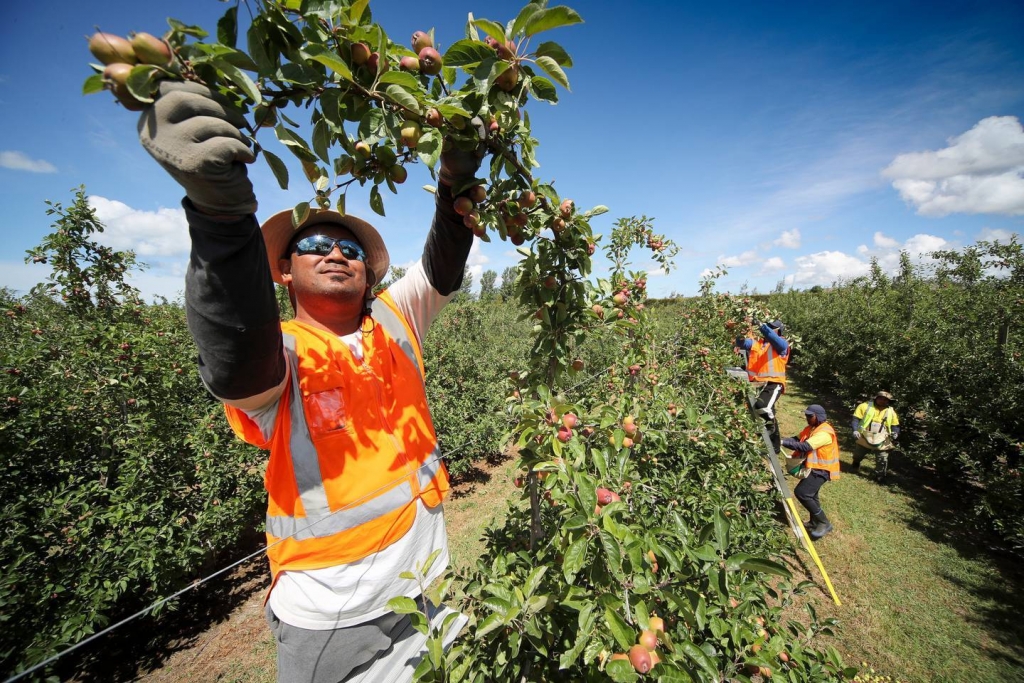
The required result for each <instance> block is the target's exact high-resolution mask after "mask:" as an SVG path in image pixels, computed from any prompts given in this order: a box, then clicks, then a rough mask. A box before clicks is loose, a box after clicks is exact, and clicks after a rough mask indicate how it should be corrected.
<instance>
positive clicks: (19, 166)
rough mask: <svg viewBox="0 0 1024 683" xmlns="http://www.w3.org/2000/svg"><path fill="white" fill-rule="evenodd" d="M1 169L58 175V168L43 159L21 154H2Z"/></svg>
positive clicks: (0, 159) (6, 152) (8, 152)
mask: <svg viewBox="0 0 1024 683" xmlns="http://www.w3.org/2000/svg"><path fill="white" fill-rule="evenodd" d="M0 167H3V168H9V169H11V170H13V171H28V172H29V173H56V172H57V167H56V166H54V165H53V164H51V163H50V162H49V161H44V160H43V159H31V158H29V157H28V156H27V155H25V154H23V153H21V152H10V151H3V152H0Z"/></svg>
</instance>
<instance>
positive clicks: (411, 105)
mask: <svg viewBox="0 0 1024 683" xmlns="http://www.w3.org/2000/svg"><path fill="white" fill-rule="evenodd" d="M384 92H385V93H386V94H387V96H388V99H390V100H391V101H392V102H394V103H395V104H398V105H400V106H402V107H405V108H406V109H408V110H409V111H412V112H415V113H417V114H419V113H422V111H423V107H422V106H421V105H420V103H419V101H418V100H417V99H416V98H415V97H413V96H412V95H410V94H409V91H408V90H406V89H405V88H403V87H401V86H399V85H394V84H392V85H389V86H388V88H387V90H385V91H384Z"/></svg>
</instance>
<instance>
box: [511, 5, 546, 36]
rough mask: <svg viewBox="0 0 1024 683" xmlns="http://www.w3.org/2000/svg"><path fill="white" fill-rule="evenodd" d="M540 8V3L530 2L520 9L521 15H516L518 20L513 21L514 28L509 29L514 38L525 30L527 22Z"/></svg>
mask: <svg viewBox="0 0 1024 683" xmlns="http://www.w3.org/2000/svg"><path fill="white" fill-rule="evenodd" d="M540 9H541V6H540V5H539V4H537V3H534V2H530V3H527V4H526V5H524V6H523V9H521V10H519V15H518V16H516V20H515V21H514V22H512V30H511V31H509V33H510V34H511V35H512V37H513V38H515V37H516V36H518V35H519V34H520V33H522V32H523V29H525V28H526V23H527V22H528V21H529V20H530V17H532V16H533V15H534V14H536V13H537V11H538V10H540Z"/></svg>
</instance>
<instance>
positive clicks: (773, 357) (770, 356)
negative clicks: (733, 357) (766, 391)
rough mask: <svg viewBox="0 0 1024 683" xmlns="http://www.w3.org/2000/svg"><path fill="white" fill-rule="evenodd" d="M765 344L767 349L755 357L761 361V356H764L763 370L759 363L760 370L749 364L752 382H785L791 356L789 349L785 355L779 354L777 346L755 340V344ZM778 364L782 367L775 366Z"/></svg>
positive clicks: (748, 374) (749, 375) (748, 371)
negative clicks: (752, 367) (788, 360)
mask: <svg viewBox="0 0 1024 683" xmlns="http://www.w3.org/2000/svg"><path fill="white" fill-rule="evenodd" d="M759 343H760V344H763V345H764V346H765V347H766V351H765V352H764V353H763V354H762V353H759V354H758V355H757V357H755V360H756V361H759V360H760V359H761V357H763V358H764V365H763V368H764V369H763V370H761V367H762V366H760V365H759V367H758V370H751V369H750V368H749V366H748V368H747V376H748V377H749V379H750V381H751V382H771V381H780V382H785V379H786V360H787V359H788V358H789V350H788V349H787V350H786V353H785V354H783V355H781V356H780V355H778V354H777V353H776V352H775V347H774V346H772V345H771V344H770V343H769V342H766V341H763V340H755V341H754V344H755V345H756V344H759ZM776 364H778V365H779V366H780V367H775V366H776Z"/></svg>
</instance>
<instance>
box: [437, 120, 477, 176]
mask: <svg viewBox="0 0 1024 683" xmlns="http://www.w3.org/2000/svg"><path fill="white" fill-rule="evenodd" d="M465 132H466V136H467V137H466V138H464V139H459V140H454V139H452V138H445V140H444V141H443V142H442V146H441V170H440V171H439V172H438V174H437V178H438V180H439V181H440V182H442V183H444V184H445V185H447V186H449V187H455V186H456V185H458V184H460V183H464V182H466V181H467V180H469V179H471V178H472V177H473V176H475V175H476V172H477V169H479V168H480V162H481V161H482V160H483V158H484V154H486V153H487V143H486V140H487V125H486V124H485V123H484V121H483V119H481V118H480V117H479V116H474V117H473V118H472V119H471V120H470V121H469V125H468V126H466V131H465ZM474 138H475V141H474Z"/></svg>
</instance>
